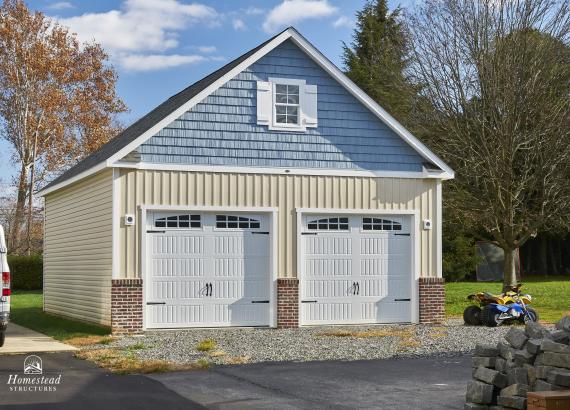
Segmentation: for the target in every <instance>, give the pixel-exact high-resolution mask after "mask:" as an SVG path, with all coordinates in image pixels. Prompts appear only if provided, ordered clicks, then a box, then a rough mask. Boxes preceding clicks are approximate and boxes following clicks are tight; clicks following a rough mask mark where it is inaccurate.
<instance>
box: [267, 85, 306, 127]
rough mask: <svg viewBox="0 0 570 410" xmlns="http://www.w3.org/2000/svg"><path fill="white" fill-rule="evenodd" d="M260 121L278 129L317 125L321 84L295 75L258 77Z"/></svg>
mask: <svg viewBox="0 0 570 410" xmlns="http://www.w3.org/2000/svg"><path fill="white" fill-rule="evenodd" d="M257 124H259V125H267V126H268V128H269V129H270V130H277V131H279V130H282V131H306V129H307V128H314V127H317V86H316V85H312V84H307V83H306V81H305V80H302V79H295V78H269V81H258V82H257Z"/></svg>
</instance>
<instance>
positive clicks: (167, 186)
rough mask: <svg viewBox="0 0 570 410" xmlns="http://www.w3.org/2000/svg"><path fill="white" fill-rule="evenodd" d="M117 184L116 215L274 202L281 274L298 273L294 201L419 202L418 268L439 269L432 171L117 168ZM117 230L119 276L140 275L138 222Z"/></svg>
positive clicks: (300, 204) (381, 206)
mask: <svg viewBox="0 0 570 410" xmlns="http://www.w3.org/2000/svg"><path fill="white" fill-rule="evenodd" d="M118 185H119V187H118V188H119V191H120V198H121V199H120V204H119V210H120V217H123V216H124V215H125V214H135V215H137V217H138V218H140V212H139V207H140V206H142V205H145V206H147V207H149V208H152V206H153V205H155V206H158V205H160V206H166V205H170V206H181V207H188V208H192V206H219V207H248V208H251V207H277V208H278V209H279V211H278V231H279V232H278V234H279V238H278V276H279V277H283V278H292V277H297V260H296V257H297V232H296V229H297V227H296V223H297V222H296V209H297V208H328V209H363V210H368V209H378V210H381V211H390V210H417V211H419V215H420V223H421V221H422V220H424V219H431V220H432V222H433V229H432V230H422V229H420V248H421V249H420V252H419V254H420V275H421V276H422V277H436V276H437V270H438V266H437V265H438V263H437V249H436V248H437V246H436V243H437V242H436V236H437V234H438V232H437V230H438V227H439V226H440V225H439V224H438V223H437V221H436V218H437V216H438V213H437V206H436V205H437V204H436V186H437V180H435V179H411V178H374V177H360V176H358V177H357V176H354V177H352V176H302V175H266V174H247V173H229V172H228V173H225V172H224V173H221V172H220V173H214V172H184V171H153V170H129V169H121V171H120V175H119V181H118ZM138 223H142V221H139V222H138ZM138 223H137V225H138ZM119 231H120V232H119V246H120V250H119V252H117V254H118V255H119V258H120V260H119V263H118V270H119V271H118V274H117V277H118V278H137V277H139V275H140V271H141V269H140V263H141V261H140V249H139V248H140V247H139V243H140V228H139V227H137V226H124V225H122V224H121V225H120V228H119Z"/></svg>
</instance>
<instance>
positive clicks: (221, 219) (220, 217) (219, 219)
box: [216, 215, 226, 221]
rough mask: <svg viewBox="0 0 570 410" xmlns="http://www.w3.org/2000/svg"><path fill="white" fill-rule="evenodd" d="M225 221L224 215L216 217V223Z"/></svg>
mask: <svg viewBox="0 0 570 410" xmlns="http://www.w3.org/2000/svg"><path fill="white" fill-rule="evenodd" d="M225 220H226V216H225V215H216V221H225Z"/></svg>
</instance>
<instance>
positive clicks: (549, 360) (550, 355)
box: [540, 352, 570, 369]
mask: <svg viewBox="0 0 570 410" xmlns="http://www.w3.org/2000/svg"><path fill="white" fill-rule="evenodd" d="M540 364H541V365H546V366H554V367H563V368H565V369H570V353H554V352H544V353H543V354H542V362H541V363H540Z"/></svg>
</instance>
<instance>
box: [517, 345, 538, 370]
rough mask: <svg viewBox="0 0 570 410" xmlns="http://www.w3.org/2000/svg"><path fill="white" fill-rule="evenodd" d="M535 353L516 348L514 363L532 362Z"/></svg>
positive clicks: (519, 364)
mask: <svg viewBox="0 0 570 410" xmlns="http://www.w3.org/2000/svg"><path fill="white" fill-rule="evenodd" d="M535 357H536V356H535V355H534V354H532V353H530V352H529V351H528V350H526V349H523V350H517V351H515V363H516V364H517V365H518V366H522V365H524V364H533V363H534V359H535Z"/></svg>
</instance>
